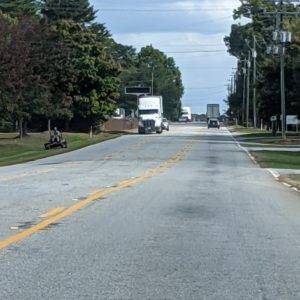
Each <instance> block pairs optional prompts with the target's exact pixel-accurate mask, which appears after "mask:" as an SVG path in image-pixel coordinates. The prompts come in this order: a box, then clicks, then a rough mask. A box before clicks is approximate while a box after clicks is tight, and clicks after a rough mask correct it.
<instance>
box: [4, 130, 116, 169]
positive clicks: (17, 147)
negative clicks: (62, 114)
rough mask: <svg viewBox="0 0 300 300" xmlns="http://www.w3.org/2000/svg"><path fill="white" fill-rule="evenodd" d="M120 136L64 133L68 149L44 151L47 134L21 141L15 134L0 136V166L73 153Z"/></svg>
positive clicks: (33, 135)
mask: <svg viewBox="0 0 300 300" xmlns="http://www.w3.org/2000/svg"><path fill="white" fill-rule="evenodd" d="M120 135H121V134H120V133H101V134H99V135H96V136H94V138H92V139H90V138H89V136H88V134H84V133H64V136H65V138H66V139H67V142H68V148H67V149H52V150H48V151H46V150H44V143H46V142H47V141H48V138H49V136H48V134H47V133H32V134H30V135H29V136H28V137H26V138H24V139H23V140H22V141H20V140H19V139H17V138H16V134H0V166H7V165H13V164H19V163H24V162H28V161H32V160H36V159H39V158H44V157H48V156H53V155H57V154H61V153H65V152H69V151H73V150H76V149H80V148H83V147H86V146H89V145H93V144H97V143H100V142H103V141H106V140H109V139H113V138H116V137H119V136H120Z"/></svg>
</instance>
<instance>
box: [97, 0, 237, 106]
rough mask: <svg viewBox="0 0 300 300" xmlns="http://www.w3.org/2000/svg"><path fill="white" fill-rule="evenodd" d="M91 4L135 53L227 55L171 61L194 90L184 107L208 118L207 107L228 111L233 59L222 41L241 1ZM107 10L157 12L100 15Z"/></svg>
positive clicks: (100, 1)
mask: <svg viewBox="0 0 300 300" xmlns="http://www.w3.org/2000/svg"><path fill="white" fill-rule="evenodd" d="M92 3H93V4H94V5H95V7H96V8H97V9H99V21H100V22H104V23H106V25H107V27H108V28H109V29H110V30H111V32H112V33H113V36H114V38H115V39H116V40H117V41H118V42H120V43H123V44H128V45H133V46H135V47H136V48H137V49H139V48H140V47H142V46H144V45H149V44H152V45H153V46H154V47H156V48H159V49H161V50H162V51H164V52H178V51H187V50H224V52H222V53H194V54H191V53H185V54H171V53H170V54H169V55H170V56H173V57H174V58H175V60H176V63H177V65H178V66H179V67H180V69H181V71H182V75H183V82H184V85H185V87H187V88H192V89H186V93H185V95H184V98H183V103H184V104H185V105H190V106H192V108H193V111H195V112H205V110H206V104H207V103H208V102H215V103H220V104H221V105H222V107H223V108H224V107H225V104H224V103H223V101H222V99H224V98H225V97H226V94H227V91H226V87H225V84H226V83H227V78H228V77H229V74H230V73H231V72H232V67H233V66H234V65H235V59H234V58H232V57H230V56H229V55H228V54H227V53H226V48H225V46H224V43H223V37H224V36H225V35H227V34H229V32H230V26H231V23H232V22H233V20H232V11H233V9H234V8H235V7H238V6H239V5H240V2H239V0H218V1H212V0H198V1H196V0H187V1H183V0H161V1H160V0H151V1H149V0H125V1H124V0H110V1H107V0H92ZM103 7H106V8H123V9H124V8H125V9H127V8H129V9H130V8H131V9H132V8H136V9H146V10H147V9H148V10H149V9H150V10H154V12H153V11H152V12H138V13H137V12H132V11H131V12H130V11H125V12H124V11H123V12H109V11H106V12H104V11H103V12H101V8H103ZM225 8H226V9H225ZM159 10H162V11H160V12H159ZM166 10H171V11H166ZM172 10H173V11H172ZM204 45H206V46H204ZM207 87H208V88H207ZM211 87H215V88H211Z"/></svg>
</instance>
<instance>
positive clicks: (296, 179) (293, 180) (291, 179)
mask: <svg viewBox="0 0 300 300" xmlns="http://www.w3.org/2000/svg"><path fill="white" fill-rule="evenodd" d="M280 180H281V181H284V182H286V183H288V184H290V185H292V186H294V187H296V188H298V189H300V175H293V174H291V175H284V176H280Z"/></svg>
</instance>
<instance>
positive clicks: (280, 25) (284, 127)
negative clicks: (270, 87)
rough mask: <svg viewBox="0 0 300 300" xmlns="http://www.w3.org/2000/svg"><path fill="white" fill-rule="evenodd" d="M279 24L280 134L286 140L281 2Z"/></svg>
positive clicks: (281, 4)
mask: <svg viewBox="0 0 300 300" xmlns="http://www.w3.org/2000/svg"><path fill="white" fill-rule="evenodd" d="M280 10H281V12H282V13H281V14H280V22H279V30H280V33H281V35H282V36H281V40H280V42H281V43H280V54H279V55H280V91H281V92H280V94H281V119H282V120H281V127H282V128H281V132H282V139H283V140H286V112H285V72H284V68H285V40H284V38H283V35H284V34H283V0H281V1H280Z"/></svg>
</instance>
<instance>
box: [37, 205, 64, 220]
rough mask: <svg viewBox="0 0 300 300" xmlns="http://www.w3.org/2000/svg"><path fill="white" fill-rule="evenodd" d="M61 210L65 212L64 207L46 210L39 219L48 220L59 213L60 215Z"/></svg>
mask: <svg viewBox="0 0 300 300" xmlns="http://www.w3.org/2000/svg"><path fill="white" fill-rule="evenodd" d="M63 210H65V208H64V207H56V208H52V209H50V210H48V211H47V212H46V213H44V214H42V215H41V218H50V217H53V216H55V215H57V214H59V213H61V212H62V211H63Z"/></svg>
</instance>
